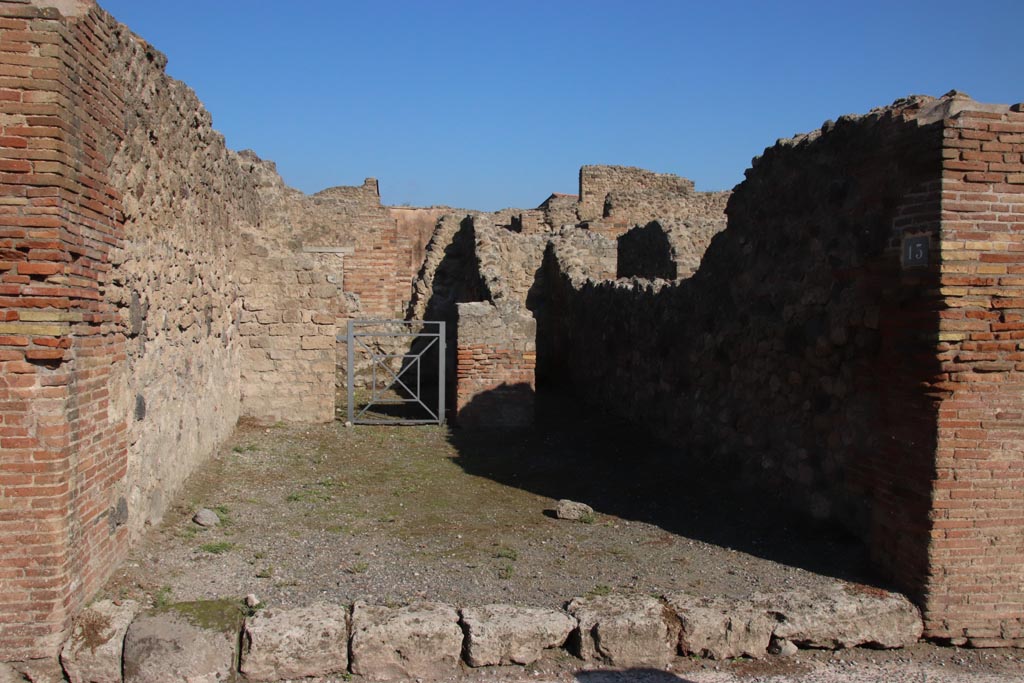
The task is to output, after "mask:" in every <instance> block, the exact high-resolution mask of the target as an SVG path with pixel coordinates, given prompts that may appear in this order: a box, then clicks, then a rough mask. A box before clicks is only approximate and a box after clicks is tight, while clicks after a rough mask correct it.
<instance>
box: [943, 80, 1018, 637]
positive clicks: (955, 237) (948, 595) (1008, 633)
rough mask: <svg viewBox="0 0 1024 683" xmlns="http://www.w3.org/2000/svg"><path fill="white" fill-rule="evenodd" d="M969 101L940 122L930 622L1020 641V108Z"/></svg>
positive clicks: (949, 630) (953, 633)
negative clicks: (939, 305) (941, 299)
mask: <svg viewBox="0 0 1024 683" xmlns="http://www.w3.org/2000/svg"><path fill="white" fill-rule="evenodd" d="M955 102H956V100H954V103H955ZM964 106H965V107H966V108H967V111H962V112H959V113H954V114H951V115H947V118H946V120H945V124H944V145H943V174H942V175H943V179H942V263H941V278H942V280H941V286H942V292H943V293H944V295H945V302H946V310H945V311H943V313H942V320H941V324H940V340H941V343H940V347H939V352H940V358H941V360H942V364H943V365H942V369H943V371H944V378H945V381H944V382H943V384H942V385H941V388H942V389H943V390H944V391H945V392H947V393H946V397H945V398H944V400H943V401H942V403H941V407H940V410H939V424H938V451H937V460H936V466H937V472H936V481H935V483H934V491H933V510H932V529H931V548H930V556H929V560H930V565H931V573H930V575H931V581H930V586H929V595H928V599H927V602H926V604H925V619H926V631H927V633H928V634H929V635H932V636H937V637H946V638H952V639H953V640H954V641H955V642H963V641H964V640H965V639H969V641H970V642H971V643H972V644H974V645H979V646H986V645H1005V644H1017V645H1024V163H1022V161H1024V113H1022V112H1021V105H1015V106H1014V107H1013V108H1012V110H1011V111H1007V110H1006V108H1005V107H1002V108H999V107H987V106H984V105H981V106H978V105H977V103H974V102H968V103H967V104H966V105H964ZM975 107H977V109H978V110H975V109H974V108H975Z"/></svg>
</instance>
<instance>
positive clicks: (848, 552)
mask: <svg viewBox="0 0 1024 683" xmlns="http://www.w3.org/2000/svg"><path fill="white" fill-rule="evenodd" d="M566 412H569V413H571V412H572V411H565V410H563V411H562V415H565V414H566ZM671 456H672V454H671V453H670V452H668V451H666V449H665V447H664V446H660V445H658V444H656V443H652V442H650V441H648V440H646V439H644V438H643V437H642V436H641V435H639V434H637V433H635V432H633V431H631V430H630V429H628V428H626V427H625V426H623V425H621V424H616V423H614V422H612V421H608V420H605V419H602V418H596V417H593V416H588V415H586V414H582V413H581V414H577V415H575V416H573V417H571V418H569V419H564V418H563V419H559V420H557V421H554V422H551V423H543V422H542V423H541V424H540V425H538V427H537V428H536V429H532V430H521V431H502V432H486V431H484V432H464V431H460V430H458V429H450V428H448V427H437V426H428V427H378V426H372V427H370V426H355V427H345V426H344V425H343V424H341V423H340V422H339V423H334V424H329V425H321V426H314V427H308V426H294V425H283V424H279V425H271V426H268V425H256V424H248V423H243V424H240V425H239V427H238V429H237V430H236V432H235V434H234V436H233V437H232V439H231V440H230V441H229V442H228V443H227V444H225V445H224V447H223V448H222V449H221V450H220V451H219V452H218V453H217V454H216V456H215V457H214V458H212V459H211V460H210V461H209V462H208V463H207V464H206V465H205V466H204V467H202V468H201V469H200V470H199V471H197V472H196V473H195V474H194V475H193V476H192V477H191V478H190V479H189V481H188V482H187V484H186V487H185V490H184V491H183V492H182V493H181V494H180V495H179V496H178V498H177V501H176V502H175V504H174V505H173V507H172V509H171V510H170V511H169V512H168V513H167V515H166V516H165V519H164V522H163V523H162V524H161V525H160V526H159V527H158V528H154V529H151V530H150V532H149V533H148V534H147V536H146V537H145V538H144V539H143V541H142V542H141V543H139V544H138V545H137V546H136V547H135V549H134V550H133V552H132V553H131V555H130V557H129V558H128V560H127V561H126V562H125V563H124V564H123V565H122V567H121V568H120V569H119V570H118V571H117V572H116V574H115V576H114V577H113V578H112V579H111V581H110V582H109V583H108V585H107V587H106V588H105V590H104V594H105V595H106V596H108V597H112V598H115V599H116V598H132V599H135V600H139V601H141V602H142V603H144V604H146V603H153V604H160V603H166V602H170V601H183V600H195V599H208V598H220V597H242V596H245V595H246V594H248V593H254V594H256V595H257V596H258V597H259V598H260V599H261V600H262V601H263V602H264V603H265V604H267V605H275V606H294V605H304V604H309V603H312V602H317V601H328V602H332V603H336V604H348V603H351V602H353V601H355V600H356V599H365V600H368V601H370V602H376V603H380V604H401V603H406V602H410V601H413V600H416V599H424V598H426V599H431V600H440V601H444V602H448V603H451V604H453V605H456V606H469V605H482V604H487V603H495V602H505V603H519V604H526V605H538V606H552V607H562V606H563V605H564V604H565V603H566V602H567V601H568V600H569V599H571V598H573V597H575V596H582V595H600V594H605V593H610V592H625V593H630V592H632V593H644V594H651V595H656V596H660V595H663V594H664V593H666V592H671V591H673V590H687V591H691V592H699V593H703V594H724V595H730V596H735V597H743V596H746V595H749V594H751V593H755V592H759V593H766V592H775V591H781V590H784V589H786V588H790V587H815V586H820V585H822V584H824V583H825V582H830V581H834V580H835V578H842V579H845V580H851V581H857V582H863V583H869V584H873V585H878V584H877V582H875V581H874V580H873V578H872V577H871V575H870V574H869V573H868V572H867V571H866V570H865V567H866V563H865V559H864V554H863V549H862V548H861V547H860V546H859V545H858V544H856V543H855V542H853V541H852V540H851V539H850V538H848V537H845V536H843V535H841V534H839V533H837V532H836V531H835V530H832V529H825V528H818V527H815V526H812V525H808V524H806V523H803V522H801V521H799V520H797V519H795V518H794V517H792V516H790V515H789V514H788V513H786V512H784V511H783V510H781V509H778V508H776V507H773V506H770V505H768V504H767V503H764V502H763V501H758V500H754V499H751V498H749V497H745V496H742V495H739V494H737V493H736V492H735V491H732V490H730V489H729V488H728V487H714V486H710V485H709V484H708V483H707V482H706V481H704V480H701V479H699V478H697V477H695V476H694V475H692V474H690V473H688V472H687V471H685V470H684V469H682V468H680V467H679V466H678V464H677V461H676V460H673V459H672V457H671ZM560 498H570V499H573V500H577V501H582V502H585V503H588V504H590V505H591V506H592V507H593V508H594V509H595V511H596V514H595V515H594V517H593V519H588V520H586V521H584V522H573V521H566V520H559V519H555V518H554V515H553V513H552V510H553V508H554V507H555V503H556V501H557V500H558V499H560ZM201 507H207V508H211V509H213V510H215V511H216V512H217V514H218V515H219V517H220V519H221V523H220V525H218V526H216V527H214V528H210V529H204V528H202V527H200V526H198V525H197V524H195V523H193V522H192V519H191V518H192V516H193V514H194V513H195V511H196V510H197V509H199V508H201ZM840 656H846V657H848V658H850V661H854V660H858V658H860V659H859V660H858V661H863V662H864V663H865V664H867V663H868V662H869V659H868V658H871V659H870V661H871V662H872V663H873V662H874V660H875V659H876V658H877V659H878V660H879V662H880V663H885V662H892V661H898V659H899V658H904V657H909V658H911V659H914V658H916V659H917V660H921V659H922V658H923V659H925V660H929V661H932V660H934V661H933V663H934V664H935V666H943V667H945V666H947V665H948V666H950V667H965V668H964V671H968V670H970V669H969V668H966V667H969V666H972V667H976V668H975V669H974V671H989V672H992V671H1012V672H1014V675H1016V674H1017V673H1020V674H1021V675H1020V680H1024V663H1022V661H1021V658H1020V656H1019V653H1018V652H1017V651H1005V652H1004V651H993V652H982V651H973V652H972V651H964V650H956V649H953V648H937V647H934V646H924V645H923V646H921V647H920V648H918V650H912V651H905V652H903V653H878V652H875V651H870V650H866V651H858V652H856V653H853V654H848V655H840ZM815 657H817V658H823V661H826V660H829V661H830V660H831V659H834V658H835V655H832V654H831V653H810V654H808V653H801V654H799V655H797V656H796V657H795V658H792V659H789V660H786V661H785V662H783V661H782V660H780V659H779V658H775V660H774V663H771V664H768V665H766V664H763V663H758V662H750V663H747V664H744V663H743V662H727V663H714V662H706V661H692V660H688V659H683V658H680V661H679V667H682V668H681V669H680V670H681V671H683V672H685V671H687V670H690V671H697V670H710V671H714V667H716V666H717V667H722V666H726V667H731V669H730V670H733V671H734V672H735V673H737V674H742V676H743V677H745V678H750V677H755V678H756V677H758V676H767V675H770V674H773V673H780V672H782V673H784V672H785V671H787V670H788V669H786V667H789V668H791V669H792V673H794V674H795V673H799V672H801V671H808V672H809V671H813V670H814V666H815V664H814V662H815V661H816V660H815ZM959 659H962V660H963V663H958V660H959ZM545 661H548V662H549V665H550V667H551V668H550V670H545V669H544V668H543V667H544V666H548V665H546V664H543V663H542V664H541V665H538V666H539V667H540V668H536V669H535V670H534V671H533V672H532V675H535V676H556V677H560V676H565V675H568V674H567V673H566V672H567V671H569V670H570V669H571V668H572V666H573V664H572V663H571V662H563V661H559V660H558V657H557V656H556V657H554V658H548V659H547V660H545ZM578 664H579V662H575V665H578ZM743 666H748V667H750V670H749V671H746V672H745V673H744V671H745V670H743V669H742V667H743ZM765 666H768V667H769V668H767V669H766V668H764V667H765ZM566 667H569V668H568V669H567V668H566ZM737 667H739V668H737ZM772 667H774V669H773V668H772ZM779 667H782V669H781V670H780V669H779ZM794 667H795V668H794ZM807 667H810V668H807ZM559 672H561V673H559ZM498 673H499V672H494V674H495V675H498ZM481 675H482V674H481ZM499 678H500V676H499ZM595 680H596V679H595ZM951 680H954V679H951ZM1011 680H1012V679H1011Z"/></svg>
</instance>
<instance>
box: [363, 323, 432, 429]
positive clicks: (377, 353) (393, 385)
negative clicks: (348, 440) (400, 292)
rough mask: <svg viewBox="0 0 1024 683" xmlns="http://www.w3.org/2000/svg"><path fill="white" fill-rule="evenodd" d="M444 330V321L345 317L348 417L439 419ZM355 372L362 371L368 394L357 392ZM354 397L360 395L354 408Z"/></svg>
mask: <svg viewBox="0 0 1024 683" xmlns="http://www.w3.org/2000/svg"><path fill="white" fill-rule="evenodd" d="M444 335H445V324H444V323H443V322H440V321H426V320H350V321H349V322H348V373H347V375H348V377H347V383H348V421H349V422H351V423H352V424H377V425H381V424H385V425H416V424H438V425H439V424H444V388H445V387H444V379H445V350H444V342H445V338H444ZM435 363H436V365H435ZM425 366H426V369H427V370H428V375H427V376H424V369H425ZM435 367H436V369H437V372H436V377H435V376H434V368H435ZM359 371H362V373H363V374H364V375H366V377H365V380H366V387H365V388H366V393H367V395H365V396H360V397H357V395H356V386H355V385H356V374H357V372H359ZM435 383H436V392H435V386H434V384H435ZM357 399H361V400H360V404H359V406H358V407H357V404H356V401H357Z"/></svg>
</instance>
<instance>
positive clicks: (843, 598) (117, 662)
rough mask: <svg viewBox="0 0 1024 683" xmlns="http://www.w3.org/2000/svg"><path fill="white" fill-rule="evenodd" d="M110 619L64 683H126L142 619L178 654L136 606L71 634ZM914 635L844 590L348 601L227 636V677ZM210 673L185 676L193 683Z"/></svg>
mask: <svg viewBox="0 0 1024 683" xmlns="http://www.w3.org/2000/svg"><path fill="white" fill-rule="evenodd" d="M239 604H241V603H239ZM113 612H116V613H117V615H118V618H117V619H116V621H117V624H116V627H115V626H114V624H111V628H109V629H107V630H105V631H104V637H105V638H106V640H104V642H103V643H102V647H95V648H94V647H88V648H84V649H83V648H82V646H81V643H82V633H81V628H80V627H78V626H77V625H76V629H77V630H76V631H75V632H74V635H72V637H71V638H69V640H68V644H67V645H66V646H65V648H64V653H63V654H62V661H63V663H64V667H65V671H67V672H68V673H69V675H70V676H71V678H70V680H72V681H73V682H75V681H95V682H96V683H107V682H109V683H135V679H134V678H133V677H132V676H131V675H126V676H125V678H124V679H123V681H122V678H121V675H120V674H121V671H122V670H124V671H126V672H131V671H134V668H135V667H133V666H132V662H131V661H129V659H130V658H131V657H132V654H131V653H129V652H126V651H125V648H124V641H125V631H126V630H127V629H128V628H129V626H128V622H129V621H130V622H131V623H132V624H134V623H135V622H137V621H139V619H145V621H146V623H147V625H148V628H149V638H150V639H151V640H153V639H156V641H159V640H160V638H161V637H162V638H164V642H163V643H162V644H159V643H158V646H159V647H161V648H162V649H164V650H167V651H171V652H173V651H175V650H176V648H179V649H180V644H178V643H177V642H175V633H176V632H175V630H174V629H168V631H167V633H166V634H164V635H161V634H159V633H158V632H157V633H156V634H155V635H154V628H153V623H154V620H158V618H159V617H158V615H156V616H155V613H154V611H153V610H150V611H140V610H139V609H138V606H137V605H135V604H134V603H126V604H125V605H120V606H116V607H115V606H113V605H112V604H110V603H109V602H100V603H97V604H96V605H94V606H92V607H90V608H88V609H87V610H86V611H85V612H84V613H83V614H82V616H80V617H79V621H78V622H76V624H78V623H81V624H90V623H92V624H95V623H96V622H97V620H101V621H103V623H104V625H105V624H106V623H107V622H108V621H111V618H110V615H111V614H112V613H113ZM196 628H199V629H202V628H204V626H203V625H202V624H198V625H196ZM922 628H923V625H922V621H921V615H920V612H919V610H918V609H917V607H915V606H914V605H913V604H912V603H910V601H909V600H907V599H906V598H905V597H904V596H902V595H899V594H896V593H888V592H885V591H880V590H877V589H869V588H865V587H861V586H855V585H853V584H837V585H836V586H835V587H832V588H829V589H826V590H824V591H817V592H810V591H794V592H792V593H788V594H781V595H774V596H758V595H755V596H752V598H750V599H746V600H739V599H732V598H724V597H702V596H694V595H688V594H685V593H673V594H670V595H666V596H664V597H663V598H661V599H657V598H652V597H648V596H639V595H638V596H627V595H608V596H592V597H586V598H574V599H573V600H572V601H570V602H569V603H567V605H566V609H565V610H557V609H550V608H536V607H523V606H516V605H500V604H493V605H484V606H481V607H464V608H461V609H459V608H456V607H453V606H451V605H446V604H442V603H430V602H424V603H413V604H411V605H406V606H402V607H386V606H380V605H370V604H367V603H366V602H364V601H357V602H355V603H354V604H353V605H352V606H351V607H350V606H337V605H329V604H315V605H311V606H309V607H298V608H292V609H279V608H271V609H266V610H260V611H258V612H256V613H254V614H251V615H250V616H248V617H246V618H245V620H244V623H243V624H242V626H241V628H240V631H239V633H238V642H239V643H241V652H240V653H239V655H240V656H239V657H238V658H237V660H236V666H235V669H236V671H235V673H237V674H238V675H239V680H248V681H266V682H270V681H277V680H281V679H286V678H294V677H304V676H327V675H331V674H338V673H351V674H356V675H359V676H361V677H363V678H364V679H366V680H389V679H392V678H395V677H398V678H402V677H405V678H418V679H422V680H430V679H433V678H440V677H450V676H451V675H453V674H456V673H457V672H458V671H459V670H460V669H462V668H463V667H471V668H477V667H485V666H499V665H509V664H520V665H524V664H529V663H532V662H534V661H536V660H537V659H539V658H540V657H541V656H542V653H543V651H544V650H545V649H554V648H564V649H567V650H568V651H569V652H571V653H572V654H573V655H575V656H576V657H579V658H580V659H581V660H584V661H587V662H590V663H594V664H598V665H605V666H610V667H637V666H641V667H643V666H646V667H658V668H661V667H664V666H666V665H667V664H668V663H670V662H671V660H672V659H673V658H674V657H676V656H679V655H696V656H703V657H710V658H712V659H726V658H731V657H740V656H747V657H752V658H762V657H764V656H766V655H768V654H773V655H786V654H792V653H793V652H795V651H796V649H797V648H814V649H843V648H848V647H856V646H869V647H874V648H887V649H893V648H900V647H904V646H908V645H911V644H913V643H915V642H917V641H918V640H919V639H920V637H921V633H922ZM95 630H96V629H95V628H94V629H93V631H95ZM157 631H158V629H157ZM211 635H213V634H212V632H211ZM213 640H214V639H213V638H211V639H210V641H211V642H213ZM90 645H95V643H90ZM232 654H233V653H232ZM212 673H213V672H204V671H198V670H196V671H192V672H191V675H192V676H193V677H195V678H197V679H203V680H205V678H203V677H204V676H207V675H210V674H212Z"/></svg>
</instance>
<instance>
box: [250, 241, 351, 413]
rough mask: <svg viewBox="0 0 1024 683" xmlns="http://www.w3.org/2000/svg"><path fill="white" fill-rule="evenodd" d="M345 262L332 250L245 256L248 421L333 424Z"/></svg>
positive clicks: (253, 251) (261, 250)
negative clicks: (341, 278)
mask: <svg viewBox="0 0 1024 683" xmlns="http://www.w3.org/2000/svg"><path fill="white" fill-rule="evenodd" d="M341 260H342V257H341V256H340V255H338V254H335V253H333V252H329V251H328V252H324V253H304V254H298V255H296V254H291V253H284V254H274V255H271V254H270V253H269V252H268V250H267V249H266V247H263V246H261V245H259V244H258V243H254V244H251V245H250V246H249V247H247V248H246V250H245V252H244V255H243V256H240V258H239V263H238V265H237V271H236V272H237V278H238V283H239V285H240V289H241V294H242V296H243V303H242V312H241V318H240V326H239V334H238V336H239V338H240V340H241V344H242V351H241V354H242V366H241V375H242V383H243V387H244V389H243V391H242V395H241V403H242V412H243V413H244V414H245V415H246V416H248V417H252V418H255V419H257V420H260V421H263V422H277V421H280V420H285V421H290V422H330V421H331V420H333V419H334V404H335V362H336V357H335V356H336V351H335V348H336V346H337V342H336V336H337V334H338V332H339V330H340V329H341V325H340V321H343V320H344V318H346V317H347V311H346V309H345V306H344V301H345V300H344V298H343V297H342V296H341V294H342V290H341V286H340V285H339V284H338V282H337V279H338V278H337V276H336V275H337V274H338V273H340V271H341V264H340V262H341ZM331 280H335V281H334V282H332V281H331Z"/></svg>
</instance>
